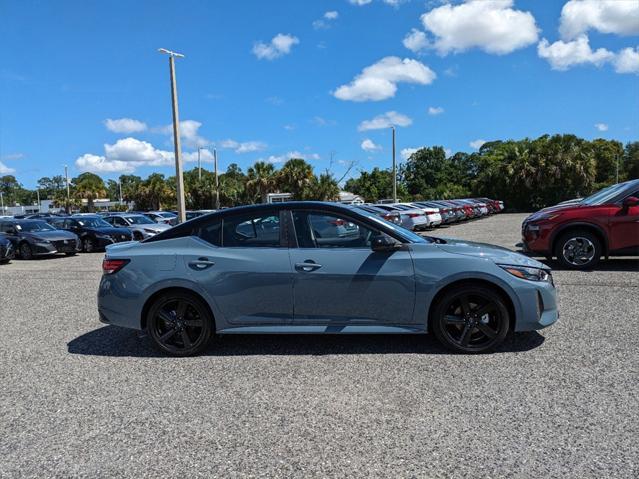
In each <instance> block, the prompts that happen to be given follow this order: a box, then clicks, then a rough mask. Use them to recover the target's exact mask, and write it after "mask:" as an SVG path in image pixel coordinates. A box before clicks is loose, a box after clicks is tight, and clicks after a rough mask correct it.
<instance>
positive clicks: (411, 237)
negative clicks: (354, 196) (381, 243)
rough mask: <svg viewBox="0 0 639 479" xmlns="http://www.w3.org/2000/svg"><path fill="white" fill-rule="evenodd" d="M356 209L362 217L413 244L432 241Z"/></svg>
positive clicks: (373, 214)
mask: <svg viewBox="0 0 639 479" xmlns="http://www.w3.org/2000/svg"><path fill="white" fill-rule="evenodd" d="M354 209H355V210H356V211H357V212H358V213H359V214H361V215H362V216H365V217H366V218H368V219H369V220H371V221H374V222H375V223H379V224H382V225H384V226H385V227H387V228H390V229H391V230H393V231H394V232H395V233H397V234H398V235H400V236H401V237H402V238H404V239H406V240H407V241H410V242H411V243H428V242H430V241H431V240H430V239H428V240H427V239H425V238H422V237H421V236H419V235H417V234H415V233H413V232H412V231H409V230H407V229H404V228H402V227H401V226H397V225H394V224H393V223H391V222H390V221H386V220H385V219H383V218H381V217H379V216H378V215H376V214H375V213H370V212H368V211H366V210H363V209H362V208H357V207H355V208H354Z"/></svg>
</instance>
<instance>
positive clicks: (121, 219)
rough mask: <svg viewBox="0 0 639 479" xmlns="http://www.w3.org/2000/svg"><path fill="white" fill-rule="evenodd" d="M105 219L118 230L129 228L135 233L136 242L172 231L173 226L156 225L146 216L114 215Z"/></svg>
mask: <svg viewBox="0 0 639 479" xmlns="http://www.w3.org/2000/svg"><path fill="white" fill-rule="evenodd" d="M103 219H104V221H106V222H107V223H109V224H112V225H113V226H115V227H116V228H127V229H129V230H131V231H132V232H133V239H134V240H136V241H141V240H143V239H147V238H150V237H151V236H155V235H156V234H158V233H161V232H162V231H166V230H168V229H171V225H168V224H165V223H156V222H155V221H153V220H151V219H149V218H147V217H146V216H144V215H137V214H130V213H124V214H112V215H109V216H106V217H105V218H103Z"/></svg>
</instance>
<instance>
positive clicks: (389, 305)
mask: <svg viewBox="0 0 639 479" xmlns="http://www.w3.org/2000/svg"><path fill="white" fill-rule="evenodd" d="M292 219H293V225H294V230H295V238H296V243H297V246H298V247H297V248H291V250H290V256H291V266H292V267H293V270H294V277H295V280H294V283H293V293H294V303H295V317H294V323H295V324H296V325H299V324H309V325H310V324H313V325H336V326H339V325H375V324H388V323H394V324H408V323H412V322H413V308H414V302H415V280H414V270H413V262H412V259H411V256H410V253H409V252H408V250H399V251H394V252H388V253H386V252H385V253H380V252H374V251H372V250H371V238H372V236H374V235H377V234H379V231H376V230H374V228H372V227H371V226H369V225H367V224H363V223H361V222H358V221H354V220H353V219H352V218H348V217H345V216H343V215H340V214H336V213H333V212H323V211H321V210H293V211H292Z"/></svg>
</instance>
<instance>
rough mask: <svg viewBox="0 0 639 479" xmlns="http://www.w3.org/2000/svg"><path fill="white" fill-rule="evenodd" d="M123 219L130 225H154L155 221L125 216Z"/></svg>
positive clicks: (141, 217)
mask: <svg viewBox="0 0 639 479" xmlns="http://www.w3.org/2000/svg"><path fill="white" fill-rule="evenodd" d="M124 219H125V220H126V222H127V223H129V224H130V225H154V224H155V221H153V220H150V219H149V218H147V217H146V216H142V215H140V216H125V217H124Z"/></svg>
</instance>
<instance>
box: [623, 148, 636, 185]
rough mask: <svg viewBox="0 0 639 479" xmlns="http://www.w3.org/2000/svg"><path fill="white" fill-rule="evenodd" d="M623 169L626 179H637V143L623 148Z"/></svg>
mask: <svg viewBox="0 0 639 479" xmlns="http://www.w3.org/2000/svg"><path fill="white" fill-rule="evenodd" d="M623 169H624V170H625V172H626V178H627V179H629V180H636V179H638V178H639V141H634V142H632V143H628V144H627V145H626V147H625V148H624V152H623Z"/></svg>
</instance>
